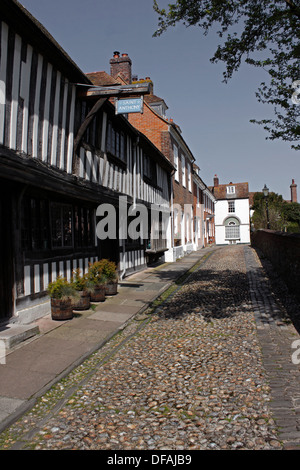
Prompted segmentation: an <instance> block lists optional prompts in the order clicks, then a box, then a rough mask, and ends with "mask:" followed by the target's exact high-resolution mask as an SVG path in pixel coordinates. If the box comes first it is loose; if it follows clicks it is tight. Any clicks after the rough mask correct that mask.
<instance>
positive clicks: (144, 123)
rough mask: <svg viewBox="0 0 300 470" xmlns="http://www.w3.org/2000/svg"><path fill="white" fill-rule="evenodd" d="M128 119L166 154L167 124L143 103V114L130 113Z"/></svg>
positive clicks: (167, 143)
mask: <svg viewBox="0 0 300 470" xmlns="http://www.w3.org/2000/svg"><path fill="white" fill-rule="evenodd" d="M128 120H129V122H130V124H132V125H133V126H134V127H135V128H136V129H138V130H139V131H141V132H142V133H143V134H145V135H146V136H147V137H148V139H149V140H151V142H152V143H153V144H154V145H155V146H156V147H157V148H158V149H159V150H160V151H161V152H163V153H164V154H165V155H166V156H167V154H166V148H168V145H169V142H168V140H169V137H168V135H169V133H168V124H167V123H166V122H165V121H164V120H163V119H161V118H160V117H159V116H157V115H156V114H154V112H153V111H152V110H151V109H149V108H148V106H147V105H146V104H144V110H143V114H141V113H130V114H128Z"/></svg>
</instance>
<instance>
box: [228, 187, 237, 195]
mask: <svg viewBox="0 0 300 470" xmlns="http://www.w3.org/2000/svg"><path fill="white" fill-rule="evenodd" d="M227 194H235V186H227Z"/></svg>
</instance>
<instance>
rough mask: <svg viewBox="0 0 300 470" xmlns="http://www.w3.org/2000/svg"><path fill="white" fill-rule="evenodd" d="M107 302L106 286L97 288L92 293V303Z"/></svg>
mask: <svg viewBox="0 0 300 470" xmlns="http://www.w3.org/2000/svg"><path fill="white" fill-rule="evenodd" d="M104 300H105V286H104V285H103V286H95V287H94V289H93V291H92V292H91V302H103V301H104Z"/></svg>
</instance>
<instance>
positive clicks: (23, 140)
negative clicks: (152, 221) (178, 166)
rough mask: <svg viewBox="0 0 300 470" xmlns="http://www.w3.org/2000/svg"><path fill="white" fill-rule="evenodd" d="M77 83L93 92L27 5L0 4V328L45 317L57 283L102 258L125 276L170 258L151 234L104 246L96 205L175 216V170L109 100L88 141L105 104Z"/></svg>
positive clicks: (11, 1)
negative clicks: (122, 201)
mask: <svg viewBox="0 0 300 470" xmlns="http://www.w3.org/2000/svg"><path fill="white" fill-rule="evenodd" d="M76 84H77V85H76ZM78 84H81V85H85V86H92V85H91V83H90V82H89V80H88V78H87V77H86V75H85V74H84V73H83V72H82V71H81V70H80V69H79V68H78V67H77V65H76V64H75V63H74V62H73V61H72V60H71V59H70V58H69V57H68V55H67V54H66V53H65V52H64V51H63V50H62V49H61V47H60V46H59V45H58V44H57V43H56V41H55V40H54V39H53V38H52V37H51V36H50V34H49V33H48V32H47V31H46V30H45V29H44V28H43V26H42V25H41V24H40V23H38V22H37V21H36V20H35V19H34V18H33V17H32V16H31V15H30V14H29V13H28V12H27V11H26V10H25V9H24V7H23V6H22V5H20V4H19V3H18V2H17V1H16V0H1V3H0V220H1V227H0V259H1V266H0V322H3V321H6V320H7V319H8V320H12V319H15V320H16V321H21V322H27V321H30V320H31V319H32V318H36V317H39V316H41V315H44V314H46V313H47V312H48V310H49V299H48V297H47V295H46V289H47V286H48V284H49V282H51V281H53V280H55V279H56V277H57V276H58V275H62V276H64V277H66V278H68V279H70V277H71V275H72V271H73V270H74V269H75V268H77V267H80V268H81V269H82V271H83V272H85V271H86V270H87V269H88V265H89V263H91V262H93V261H96V260H97V259H99V258H110V259H112V260H114V261H115V262H116V263H117V265H118V268H119V272H120V274H121V275H126V274H128V273H130V272H132V271H134V270H137V269H141V268H142V267H144V266H145V265H146V263H147V260H148V259H149V256H150V255H151V254H152V255H158V254H161V253H163V251H164V250H166V240H165V239H159V240H155V241H153V243H152V245H151V247H150V246H149V245H148V243H151V232H149V240H148V242H145V241H142V240H130V239H126V240H119V239H118V238H117V239H116V240H109V239H106V240H99V239H98V238H97V236H96V224H97V218H96V211H97V207H98V206H99V205H100V204H103V203H110V204H113V205H114V207H115V208H116V211H117V214H118V211H119V197H120V196H126V198H127V202H128V206H129V205H131V204H133V203H143V204H146V205H148V207H150V205H151V204H155V205H156V206H157V207H160V208H163V209H164V210H165V211H166V212H168V211H169V202H170V178H171V173H172V171H173V167H172V165H171V164H170V162H169V161H168V160H167V159H166V158H165V157H164V156H163V155H162V154H161V153H160V152H159V151H158V149H157V148H156V147H154V146H153V144H152V143H151V142H150V141H149V140H148V139H147V138H146V137H145V136H143V135H142V134H141V133H139V132H138V131H137V130H136V129H134V128H133V127H132V126H131V125H130V124H129V122H128V120H127V119H126V117H125V116H122V115H116V114H115V109H114V106H113V104H112V103H111V102H110V101H109V100H108V99H105V100H104V99H103V102H102V103H101V106H99V110H98V111H97V113H96V114H95V116H94V118H93V119H92V120H91V121H90V123H89V125H88V126H87V128H86V129H85V132H84V133H83V135H80V139H79V138H78V132H79V130H80V129H81V128H82V124H83V123H84V122H85V120H86V118H87V116H88V114H89V112H90V111H91V109H92V108H93V106H94V105H95V103H97V101H98V100H99V96H97V95H94V94H93V93H92V94H91V96H87V95H86V94H84V93H82V88H83V87H82V86H80V85H78ZM76 138H77V139H76ZM155 228H156V229H159V228H158V227H155ZM152 229H153V227H152Z"/></svg>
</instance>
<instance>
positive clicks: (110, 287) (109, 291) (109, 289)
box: [105, 282, 118, 295]
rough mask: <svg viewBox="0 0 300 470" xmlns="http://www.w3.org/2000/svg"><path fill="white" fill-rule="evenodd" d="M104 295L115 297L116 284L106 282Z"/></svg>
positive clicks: (116, 291)
mask: <svg viewBox="0 0 300 470" xmlns="http://www.w3.org/2000/svg"><path fill="white" fill-rule="evenodd" d="M105 293H106V295H116V294H117V293H118V283H117V282H108V283H107V284H106V285H105Z"/></svg>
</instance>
